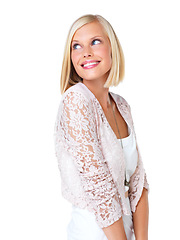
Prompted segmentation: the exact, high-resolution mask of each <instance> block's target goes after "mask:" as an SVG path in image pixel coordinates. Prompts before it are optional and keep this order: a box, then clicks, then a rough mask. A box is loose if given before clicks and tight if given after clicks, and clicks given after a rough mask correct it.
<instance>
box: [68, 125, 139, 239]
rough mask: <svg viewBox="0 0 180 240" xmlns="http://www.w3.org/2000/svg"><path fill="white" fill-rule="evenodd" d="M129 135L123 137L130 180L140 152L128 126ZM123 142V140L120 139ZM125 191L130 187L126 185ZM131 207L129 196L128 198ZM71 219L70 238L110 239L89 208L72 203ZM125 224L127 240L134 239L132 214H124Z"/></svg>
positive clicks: (127, 174)
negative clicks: (81, 207) (82, 207)
mask: <svg viewBox="0 0 180 240" xmlns="http://www.w3.org/2000/svg"><path fill="white" fill-rule="evenodd" d="M128 131H129V136H128V137H126V138H123V139H122V144H123V150H124V156H125V163H126V180H127V181H129V180H130V177H131V176H132V175H133V173H134V171H135V169H136V166H137V159H138V153H137V149H136V140H135V137H134V135H133V134H132V133H131V130H130V128H129V127H128ZM119 143H120V144H121V140H120V139H119ZM125 191H128V187H127V186H125ZM126 201H127V204H128V206H129V208H130V202H129V198H128V197H127V198H126ZM71 216H72V218H71V221H70V223H69V224H68V226H67V236H68V240H108V239H107V237H106V235H105V234H104V231H103V230H102V228H100V227H99V226H98V224H97V222H96V219H95V215H94V214H93V213H91V212H89V211H88V210H87V209H80V208H78V207H75V206H73V205H72V213H71ZM122 219H123V224H124V229H125V232H126V236H127V240H134V239H135V236H134V231H133V229H134V228H133V220H132V214H131V215H123V216H122Z"/></svg>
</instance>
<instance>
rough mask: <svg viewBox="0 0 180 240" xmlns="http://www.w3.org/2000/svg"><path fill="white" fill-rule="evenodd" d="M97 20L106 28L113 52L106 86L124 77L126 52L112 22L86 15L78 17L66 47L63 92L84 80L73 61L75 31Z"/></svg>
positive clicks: (61, 87)
mask: <svg viewBox="0 0 180 240" xmlns="http://www.w3.org/2000/svg"><path fill="white" fill-rule="evenodd" d="M94 21H97V22H99V23H100V24H101V25H102V27H103V28H104V30H105V33H106V34H107V37H108V38H109V41H110V45H111V52H112V66H111V69H110V72H109V75H108V78H107V80H106V82H105V84H104V87H105V88H109V87H110V86H117V85H118V84H119V83H120V82H121V81H122V80H123V77H124V72H125V66H124V65H125V63H124V54H123V51H122V48H121V45H120V42H119V40H118V38H117V36H116V33H115V32H114V30H113V28H112V26H111V24H110V23H109V22H108V21H107V20H106V19H105V18H103V17H102V16H100V15H91V14H88V15H84V16H82V17H80V18H78V19H77V20H76V21H75V22H74V23H73V24H72V26H71V28H70V30H69V33H68V36H67V40H66V44H65V49H64V57H63V63H62V71H61V79H60V90H61V94H63V93H64V92H65V91H66V90H67V89H68V88H69V87H71V86H73V85H75V84H76V83H78V82H82V78H81V77H80V76H79V75H78V74H77V73H76V71H75V69H74V66H73V64H72V61H71V43H72V38H73V36H74V34H75V32H76V31H77V30H78V29H79V28H81V27H82V26H84V25H85V24H88V23H91V22H94Z"/></svg>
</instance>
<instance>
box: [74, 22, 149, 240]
mask: <svg viewBox="0 0 180 240" xmlns="http://www.w3.org/2000/svg"><path fill="white" fill-rule="evenodd" d="M71 47H72V52H71V60H72V63H73V65H74V68H75V70H76V72H77V74H78V75H79V76H80V77H81V78H82V79H83V84H84V85H86V86H87V87H88V88H89V90H90V91H91V92H92V93H93V94H94V95H95V97H96V98H97V100H98V101H99V103H100V105H101V107H102V109H103V111H104V114H105V116H106V118H107V121H108V122H109V125H110V126H111V128H112V130H113V132H114V134H115V135H116V137H117V138H119V134H118V129H117V126H116V122H115V119H114V116H113V110H112V107H111V104H110V101H111V102H112V105H113V108H114V111H115V116H116V119H117V123H118V128H119V131H120V134H121V138H125V137H127V136H128V128H127V124H126V122H125V121H124V119H123V117H122V116H121V114H120V112H119V111H118V109H117V106H116V104H115V102H114V101H113V99H112V98H111V99H110V98H109V88H104V84H105V82H106V80H107V77H108V75H109V71H110V69H111V64H112V61H111V60H112V59H111V47H110V43H109V39H108V38H107V35H106V33H105V32H104V29H103V27H102V26H101V24H99V23H98V22H92V23H89V24H86V25H84V26H83V27H81V28H80V29H78V30H77V31H76V33H75V34H74V37H73V39H72V46H71ZM88 61H93V62H94V63H95V64H94V65H93V67H90V68H85V67H82V65H83V63H84V64H85V65H86V63H87V62H88ZM97 62H98V64H96V63H97ZM147 209H148V208H147V196H146V194H144V191H143V195H142V197H141V200H140V202H139V204H138V208H137V211H136V214H134V223H135V234H136V236H137V238H136V240H147V238H141V237H144V236H146V235H147V218H148V213H147ZM142 228H143V229H144V228H145V229H144V230H143V229H142ZM103 231H104V233H105V235H106V236H107V238H108V240H127V238H126V234H125V230H124V225H123V220H122V218H120V219H119V220H118V221H116V222H115V223H113V224H112V225H110V226H108V227H106V228H103Z"/></svg>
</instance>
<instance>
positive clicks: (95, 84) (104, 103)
mask: <svg viewBox="0 0 180 240" xmlns="http://www.w3.org/2000/svg"><path fill="white" fill-rule="evenodd" d="M83 84H84V85H86V87H87V88H88V89H89V90H90V91H91V92H92V93H93V94H94V96H95V97H96V98H97V100H98V101H99V103H100V104H101V107H102V109H103V110H104V111H107V110H108V109H109V108H110V107H111V102H110V97H109V88H104V83H103V82H102V81H91V80H83Z"/></svg>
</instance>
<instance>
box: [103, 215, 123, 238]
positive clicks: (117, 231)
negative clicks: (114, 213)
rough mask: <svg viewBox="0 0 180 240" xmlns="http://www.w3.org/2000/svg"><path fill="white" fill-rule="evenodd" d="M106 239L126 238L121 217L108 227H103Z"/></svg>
mask: <svg viewBox="0 0 180 240" xmlns="http://www.w3.org/2000/svg"><path fill="white" fill-rule="evenodd" d="M103 231H104V233H105V235H106V237H107V239H108V240H127V238H126V234H125V230H124V225H123V220H122V217H121V218H120V219H119V220H118V221H117V222H115V223H113V224H112V225H110V226H109V227H105V228H103Z"/></svg>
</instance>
